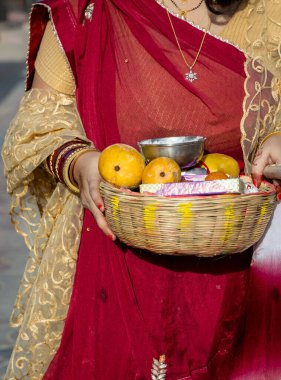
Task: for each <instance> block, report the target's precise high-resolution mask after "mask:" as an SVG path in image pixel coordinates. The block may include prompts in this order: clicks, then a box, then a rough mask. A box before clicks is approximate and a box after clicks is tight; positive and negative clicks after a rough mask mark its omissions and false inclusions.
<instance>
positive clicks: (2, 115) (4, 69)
mask: <svg viewBox="0 0 281 380" xmlns="http://www.w3.org/2000/svg"><path fill="white" fill-rule="evenodd" d="M26 45H27V26H26V25H24V24H20V23H16V24H11V23H9V24H8V23H0V83H1V86H0V146H2V143H3V139H4V136H5V132H6V130H7V127H8V125H9V123H10V121H11V119H12V117H13V116H14V115H15V113H16V110H17V107H18V104H19V101H20V98H21V96H22V93H23V89H24V67H25V64H24V62H25V56H26ZM26 258H27V249H26V247H25V245H24V243H23V240H22V238H21V237H20V236H18V235H17V234H16V233H15V232H14V227H13V226H12V225H11V223H10V217H9V196H8V195H7V193H6V183H5V178H4V176H3V164H2V161H1V160H0V379H2V378H3V376H4V373H5V370H6V367H7V363H8V359H9V356H10V354H11V350H12V347H13V344H14V341H15V337H16V335H17V331H16V330H14V329H11V328H9V315H10V313H11V310H12V307H13V302H14V299H15V296H16V293H17V289H18V286H19V282H20V278H21V276H22V273H23V269H24V265H25V262H26Z"/></svg>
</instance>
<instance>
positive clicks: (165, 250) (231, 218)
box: [101, 183, 275, 257]
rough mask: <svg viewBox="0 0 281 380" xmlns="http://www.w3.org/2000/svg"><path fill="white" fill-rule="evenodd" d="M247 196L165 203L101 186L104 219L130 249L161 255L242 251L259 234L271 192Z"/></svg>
mask: <svg viewBox="0 0 281 380" xmlns="http://www.w3.org/2000/svg"><path fill="white" fill-rule="evenodd" d="M262 186H263V191H262V192H260V193H258V194H247V195H235V196H233V195H223V196H222V195H216V196H192V197H183V198H168V197H162V196H152V195H143V194H139V193H134V192H131V191H129V190H121V189H117V188H115V187H113V186H111V185H110V184H108V183H102V184H101V192H102V196H103V197H104V202H105V209H106V219H107V221H108V223H109V226H110V227H111V229H112V231H113V232H114V233H115V234H116V235H117V236H118V238H119V239H120V240H121V241H122V242H124V243H126V244H127V245H129V246H132V247H135V248H140V249H145V250H149V251H152V252H154V253H157V254H165V255H196V256H206V257H207V256H208V257H210V256H216V255H221V254H232V253H237V252H242V251H244V250H246V249H247V248H249V247H251V246H252V245H254V244H255V243H256V242H257V241H258V240H259V239H260V238H261V237H262V235H263V233H264V231H265V228H266V226H267V224H268V222H269V220H270V218H271V215H272V212H273V209H274V205H275V190H274V187H273V186H272V185H270V184H268V183H263V185H262Z"/></svg>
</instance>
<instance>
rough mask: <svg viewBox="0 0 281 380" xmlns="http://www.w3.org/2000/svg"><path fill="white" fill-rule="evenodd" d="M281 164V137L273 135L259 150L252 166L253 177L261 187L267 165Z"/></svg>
mask: <svg viewBox="0 0 281 380" xmlns="http://www.w3.org/2000/svg"><path fill="white" fill-rule="evenodd" d="M272 164H281V135H272V136H271V137H269V138H268V139H267V140H266V141H265V142H264V144H263V145H262V146H261V147H260V148H259V149H258V151H257V154H256V157H255V159H254V161H253V165H252V177H253V180H254V182H255V184H256V185H257V186H260V184H261V181H262V176H263V172H264V168H265V167H266V166H267V165H272Z"/></svg>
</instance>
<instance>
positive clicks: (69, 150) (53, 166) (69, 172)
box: [44, 139, 97, 193]
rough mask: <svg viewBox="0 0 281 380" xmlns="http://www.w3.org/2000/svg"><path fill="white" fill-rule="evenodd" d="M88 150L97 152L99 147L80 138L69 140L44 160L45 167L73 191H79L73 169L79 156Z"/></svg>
mask: <svg viewBox="0 0 281 380" xmlns="http://www.w3.org/2000/svg"><path fill="white" fill-rule="evenodd" d="M88 152H97V149H96V148H95V147H94V146H90V145H88V143H86V142H85V141H82V140H80V139H76V140H73V141H69V142H67V143H65V144H63V145H62V146H60V147H59V148H58V149H56V150H55V151H54V152H53V153H52V154H51V155H50V156H49V157H47V159H46V160H45V161H44V168H45V169H46V171H47V172H48V173H49V174H51V175H52V176H53V177H54V178H55V179H57V180H58V181H59V182H61V183H63V184H64V185H65V186H67V187H68V188H69V189H70V190H71V191H73V192H74V193H79V188H78V186H77V183H76V181H75V179H74V176H73V169H74V165H75V163H76V161H77V160H78V158H79V157H81V156H82V155H83V154H85V153H88Z"/></svg>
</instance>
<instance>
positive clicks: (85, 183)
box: [73, 152, 116, 240]
mask: <svg viewBox="0 0 281 380" xmlns="http://www.w3.org/2000/svg"><path fill="white" fill-rule="evenodd" d="M99 156H100V153H99V152H87V153H84V154H82V155H81V156H80V157H79V158H78V159H77V161H76V163H75V165H74V168H73V176H74V179H75V181H76V182H77V184H78V186H79V189H80V197H81V201H82V204H83V206H84V207H86V208H87V209H89V210H90V211H91V213H92V214H93V216H94V218H95V219H96V222H97V224H98V226H99V227H100V229H101V230H102V231H103V232H104V233H105V235H107V236H108V237H109V238H110V239H111V240H115V239H116V237H115V235H114V234H113V232H112V231H111V230H110V228H109V227H108V224H107V222H106V220H105V217H104V215H103V212H104V203H103V199H102V197H101V194H100V190H99V186H100V182H101V177H100V174H99V170H98V162H99Z"/></svg>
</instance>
